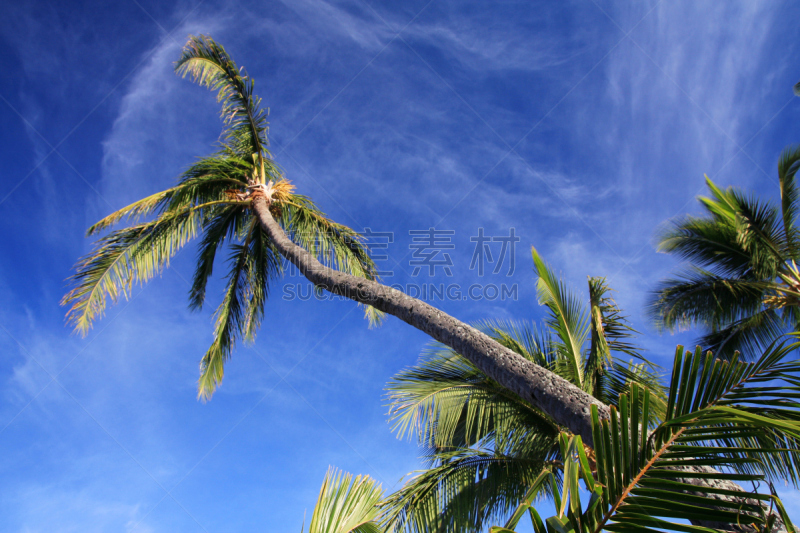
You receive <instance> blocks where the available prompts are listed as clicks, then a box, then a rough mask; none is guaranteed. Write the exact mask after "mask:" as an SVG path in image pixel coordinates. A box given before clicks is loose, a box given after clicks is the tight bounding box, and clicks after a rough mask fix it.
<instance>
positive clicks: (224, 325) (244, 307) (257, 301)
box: [197, 219, 283, 399]
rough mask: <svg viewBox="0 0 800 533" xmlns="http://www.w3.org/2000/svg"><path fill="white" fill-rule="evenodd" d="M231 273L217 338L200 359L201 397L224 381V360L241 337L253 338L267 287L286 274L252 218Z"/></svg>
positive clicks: (219, 314)
mask: <svg viewBox="0 0 800 533" xmlns="http://www.w3.org/2000/svg"><path fill="white" fill-rule="evenodd" d="M230 248H231V250H232V252H231V256H230V258H229V265H230V272H229V273H228V283H227V287H226V289H225V295H224V297H223V299H222V303H221V304H220V305H219V307H218V308H217V311H216V314H215V328H214V340H213V342H212V343H211V346H210V347H209V348H208V351H207V352H206V354H205V356H203V359H202V360H201V362H200V378H199V380H198V387H197V389H198V397H200V398H203V399H208V398H210V397H211V395H212V394H213V393H214V391H215V390H216V389H217V387H218V386H219V384H220V383H221V381H222V377H223V374H224V365H225V362H226V361H227V360H228V359H229V358H230V355H231V352H232V350H233V348H234V346H235V344H236V341H237V340H239V339H245V340H252V339H253V338H254V335H255V331H256V330H257V329H258V326H259V325H260V323H261V319H262V317H263V316H264V304H265V303H266V299H267V295H268V288H269V285H270V283H271V282H273V281H274V280H275V279H277V278H278V277H280V276H282V275H283V264H282V259H281V257H280V255H279V253H278V251H277V250H276V249H275V248H274V246H273V245H272V244H271V242H270V241H269V239H268V238H267V236H266V235H265V234H264V232H263V231H262V230H261V228H260V226H259V225H258V223H257V220H256V219H252V221H251V222H250V225H249V227H248V228H247V230H246V236H245V238H244V242H243V243H242V244H232V245H231V246H230Z"/></svg>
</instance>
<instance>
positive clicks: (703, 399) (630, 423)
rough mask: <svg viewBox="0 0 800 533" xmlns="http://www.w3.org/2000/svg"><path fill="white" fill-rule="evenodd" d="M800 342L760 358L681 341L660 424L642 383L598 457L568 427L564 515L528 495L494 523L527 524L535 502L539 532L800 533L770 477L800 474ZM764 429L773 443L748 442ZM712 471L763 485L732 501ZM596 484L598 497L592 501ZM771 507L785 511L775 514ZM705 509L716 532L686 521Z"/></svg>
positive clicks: (602, 433)
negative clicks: (542, 510) (796, 355)
mask: <svg viewBox="0 0 800 533" xmlns="http://www.w3.org/2000/svg"><path fill="white" fill-rule="evenodd" d="M796 336H797V335H796ZM797 347H798V343H797V342H795V343H794V344H789V345H784V344H777V345H772V346H770V347H768V348H767V350H766V351H765V352H764V353H763V354H762V355H761V356H760V357H758V358H757V360H756V361H755V362H754V363H750V364H748V363H744V362H741V361H739V360H738V358H736V357H734V358H732V359H731V361H725V362H723V361H721V360H719V359H717V360H714V357H713V355H712V354H711V353H710V352H709V353H707V354H703V353H702V351H701V350H700V348H699V347H698V348H697V350H696V351H695V353H691V352H686V354H685V355H684V354H683V353H682V351H683V349H682V347H681V346H678V349H677V351H676V355H675V360H674V364H673V372H672V380H671V383H670V392H669V397H668V400H667V410H666V412H665V413H664V415H663V417H661V418H660V420H659V422H658V423H657V424H656V426H655V427H654V428H653V429H652V430H651V431H643V427H644V426H643V424H642V423H641V421H643V420H648V419H651V412H650V409H651V407H650V405H651V404H650V401H651V394H650V391H649V390H647V389H645V390H642V389H640V388H639V386H638V385H633V386H632V387H631V389H630V391H629V392H627V393H625V394H623V395H621V396H620V398H619V408H618V409H617V408H615V407H612V409H611V413H612V414H611V417H610V419H609V420H601V419H600V418H599V417H597V416H595V417H594V422H593V429H594V432H595V436H594V442H595V443H596V445H595V448H594V452H595V453H594V455H593V456H590V455H588V454H587V453H586V451H585V447H584V445H583V443H582V440H581V438H580V437H579V436H577V435H575V436H570V435H567V434H566V433H562V434H561V435H560V436H559V441H560V442H559V444H560V450H561V455H562V457H564V458H565V460H564V467H563V472H564V473H563V483H562V487H563V488H562V491H561V493H560V494H558V493H556V494H555V503H556V505H555V507H556V515H555V516H553V517H550V518H548V519H547V520H546V521H543V520H542V518H541V516H540V514H539V512H538V511H537V510H536V508H535V505H532V504H533V499H532V498H531V497H528V498H527V499H525V500H524V501H523V502H522V503H521V504H520V505H519V506H518V507H517V509H516V510H515V512H514V513H513V514H512V515H511V517H510V518H509V519H508V521H507V522H506V523H505V525H504V526H502V527H501V526H495V527H492V528H490V532H491V533H511V532H513V531H515V530H516V528H517V525H518V524H519V521H520V520H521V518H522V517H523V516H524V514H525V512H526V511H528V512H529V514H530V518H531V522H532V525H533V529H534V531H535V532H536V533H566V532H574V533H599V532H600V531H604V530H605V531H615V532H628V531H631V532H632V531H642V532H652V531H676V532H684V533H685V532H688V533H694V532H697V533H700V532H708V531H713V530H718V531H719V530H722V531H730V530H738V531H742V530H744V531H752V532H758V531H764V532H769V531H776V530H785V531H797V530H796V529H795V527H794V525H793V524H792V522H791V519H790V518H789V515H788V514H787V513H786V509H785V508H784V506H783V504H782V502H781V501H780V499H779V498H778V497H777V496H776V495H775V493H774V489H773V487H772V484H771V483H767V484H766V486H764V485H765V482H768V481H770V478H771V476H770V474H769V473H768V472H767V470H769V468H770V467H776V468H777V469H779V470H781V471H784V472H785V473H787V474H789V475H790V479H791V480H792V482H793V483H794V485H795V486H797V482H798V478H797V473H798V470H797V467H798V465H800V452H799V451H798V443H799V442H800V410H799V409H798V407H800V405H798V404H797V402H795V401H787V398H797V397H798V396H800V386H798V384H800V361H797V360H791V361H788V360H787V359H788V357H787V356H788V355H789V354H790V353H791V352H792V351H794V350H796V349H797ZM765 383H769V384H770V386H769V387H764V386H763V384H765ZM753 435H761V436H764V437H765V442H763V443H762V444H767V442H766V441H770V442H771V443H770V444H767V445H765V446H759V445H755V446H754V445H753V444H755V443H752V442H751V443H750V445H745V444H746V442H744V441H743V439H744V440H746V439H748V438H750V437H751V436H753ZM734 442H735V443H737V445H735V446H732V445H731V444H732V443H734ZM686 467H690V468H691V471H690V472H686V471H684V472H683V473H682V476H685V477H684V479H682V480H680V481H674V480H670V479H668V478H670V477H671V476H672V475H673V474H674V472H675V469H676V468H686ZM711 468H713V469H724V470H725V471H726V472H727V474H726V476H727V478H728V479H732V480H737V481H739V482H744V483H752V484H753V485H752V486H753V488H752V489H751V490H748V491H744V492H740V493H739V494H738V496H739V497H738V498H737V499H736V500H733V501H730V500H729V501H726V502H725V503H724V505H720V499H719V497H720V496H727V495H728V494H727V492H726V491H725V490H721V489H720V488H705V489H704V490H703V491H702V492H697V490H696V488H697V481H698V478H699V479H703V478H704V476H705V475H706V471H707V470H708V469H711ZM581 480H582V481H583V484H584V487H585V492H584V493H583V494H581V490H580V488H579V484H580V482H581ZM759 487H763V488H765V489H767V490H766V491H759ZM587 493H588V496H589V501H588V502H587V503H586V504H585V505H582V503H581V499H582V497H584V498H585V495H586V494H587ZM584 501H585V500H584ZM765 504H766V505H765ZM765 507H769V508H770V509H774V510H775V512H773V513H766V512H765V510H764V508H765ZM698 518H700V519H702V520H703V521H705V522H706V524H707V526H708V527H711V528H713V529H711V530H709V529H707V528H706V527H696V526H689V525H687V524H686V521H692V522H696V521H697V520H698Z"/></svg>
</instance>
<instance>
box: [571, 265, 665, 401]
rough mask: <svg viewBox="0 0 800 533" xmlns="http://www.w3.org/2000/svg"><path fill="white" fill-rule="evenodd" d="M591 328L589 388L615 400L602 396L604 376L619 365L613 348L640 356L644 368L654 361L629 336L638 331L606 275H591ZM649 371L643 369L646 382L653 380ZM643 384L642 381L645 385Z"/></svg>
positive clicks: (597, 395)
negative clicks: (640, 351)
mask: <svg viewBox="0 0 800 533" xmlns="http://www.w3.org/2000/svg"><path fill="white" fill-rule="evenodd" d="M589 328H590V331H591V343H590V345H589V351H588V355H587V356H586V362H585V363H584V376H585V381H586V390H587V391H589V392H590V393H591V394H592V395H593V396H594V397H595V398H597V399H599V400H600V401H602V402H604V403H614V402H615V400H612V401H611V402H608V401H607V400H606V399H603V398H601V396H603V394H604V386H603V383H604V382H607V381H608V380H607V379H605V378H604V377H605V375H606V374H607V373H608V372H609V369H610V368H614V367H618V366H619V365H614V357H615V355H612V352H613V353H614V354H623V355H626V356H629V357H631V358H634V359H638V360H639V361H641V362H642V364H643V366H642V367H641V369H642V371H647V370H648V368H647V367H649V366H651V365H650V363H649V362H646V361H645V360H644V358H643V357H642V356H641V354H640V353H639V350H638V348H637V347H636V346H635V345H634V344H632V343H631V342H630V339H631V338H633V336H634V335H635V334H637V333H638V332H637V331H636V330H635V329H633V328H632V327H631V326H630V325H629V324H628V321H627V319H626V318H625V317H624V316H623V315H622V310H621V309H620V308H619V306H617V303H616V302H615V301H614V300H613V299H612V298H611V287H609V285H608V282H607V281H606V279H605V278H598V277H590V278H589ZM634 374H635V373H634ZM650 374H651V373H650V372H644V374H642V375H643V376H647V381H646V382H648V383H654V382H653V381H652V380H650V379H649V378H650ZM612 382H613V381H612ZM655 383H657V381H656V382H655ZM644 384H645V383H642V385H644ZM612 398H616V396H612Z"/></svg>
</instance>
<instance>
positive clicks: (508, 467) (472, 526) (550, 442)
mask: <svg viewBox="0 0 800 533" xmlns="http://www.w3.org/2000/svg"><path fill="white" fill-rule="evenodd" d="M533 258H534V264H535V267H536V272H537V275H538V278H539V279H538V283H537V288H538V293H539V299H540V303H541V304H543V305H545V306H546V307H547V318H546V319H545V327H544V328H538V327H537V326H536V324H534V323H526V322H514V321H486V322H483V323H481V324H479V328H480V329H481V330H483V331H485V332H486V333H487V334H488V335H489V336H490V337H492V338H493V339H495V340H496V341H497V342H499V343H500V344H503V345H504V346H507V347H508V348H510V349H511V350H513V351H514V352H516V353H518V354H519V355H521V356H522V357H524V358H525V359H527V360H529V361H531V362H533V363H535V364H537V365H539V366H542V367H544V368H547V369H549V370H551V371H552V372H553V373H555V374H557V375H560V376H561V377H563V378H564V379H567V380H568V381H570V382H571V383H573V384H575V385H577V386H578V387H580V388H581V389H582V390H584V391H585V392H587V393H589V394H591V395H592V396H594V397H595V398H597V399H599V400H600V401H602V402H603V403H606V404H608V405H616V404H617V401H618V398H619V397H620V395H622V394H625V393H626V392H628V391H629V390H630V387H631V386H632V385H634V384H636V385H638V386H640V387H642V388H645V389H647V390H650V391H652V398H653V403H652V407H651V410H652V413H653V416H654V419H655V417H658V416H660V415H661V414H662V413H663V412H664V411H665V409H666V404H665V401H664V400H665V392H664V391H663V390H662V386H661V384H660V382H659V378H658V376H657V375H656V373H655V371H654V370H655V369H654V367H653V366H652V365H651V364H650V363H649V362H648V361H646V360H645V359H644V358H643V357H642V356H641V355H640V354H639V352H638V350H637V348H636V347H635V346H634V345H633V344H632V342H631V338H632V336H633V334H634V333H635V331H634V330H633V329H632V328H631V327H630V326H629V325H628V323H627V321H626V319H625V317H624V316H622V312H621V310H620V309H619V307H618V306H617V304H616V303H615V302H614V300H613V299H612V298H611V295H610V288H609V286H608V283H607V282H606V281H605V279H603V278H589V309H588V312H587V310H586V309H585V308H584V306H583V305H582V302H581V299H580V298H579V297H578V296H577V295H576V294H574V293H573V292H572V291H570V290H569V288H568V287H567V286H566V285H565V284H564V283H563V282H561V281H560V280H559V278H558V276H557V274H556V273H555V272H554V271H553V269H552V268H550V267H549V266H548V265H547V264H546V263H545V262H544V261H543V260H542V258H541V256H540V255H539V254H538V253H537V251H536V250H535V249H534V250H533ZM624 359H628V361H625V360H624ZM634 360H635V361H636V362H635V363H634ZM388 393H389V398H390V401H391V403H390V405H391V407H390V413H391V417H392V419H393V420H394V422H395V426H394V429H395V430H396V431H397V432H398V435H399V436H400V437H402V436H404V435H411V434H412V433H416V434H417V438H418V441H419V444H420V446H421V447H422V448H423V450H424V452H425V455H424V457H425V459H426V462H427V463H428V468H427V469H426V470H424V471H421V472H418V473H416V475H415V476H414V477H412V478H411V479H410V480H409V481H408V482H407V483H406V484H405V485H404V486H403V487H402V488H401V489H400V490H399V491H398V492H396V493H394V494H392V495H390V496H389V497H388V498H387V500H386V501H385V502H384V503H383V508H384V515H385V518H384V520H385V523H386V525H387V527H389V528H390V529H392V530H395V531H400V530H403V531H408V532H413V533H419V532H432V531H442V532H445V531H446V532H448V533H462V532H464V533H466V532H476V531H482V530H484V528H485V526H486V525H487V524H492V523H497V522H498V521H500V520H502V519H504V518H505V517H507V515H508V514H509V513H510V512H511V511H512V510H513V509H514V508H515V507H516V506H517V505H518V504H519V502H520V501H528V502H531V501H535V500H538V499H541V498H551V499H552V497H553V495H554V494H555V493H556V492H557V490H558V485H559V484H560V479H561V473H562V470H563V465H564V457H563V454H562V453H561V448H560V446H559V435H560V434H561V433H562V431H563V428H562V427H561V426H559V424H557V423H556V422H554V421H553V419H552V418H551V417H549V416H548V415H547V414H546V413H544V412H542V411H541V410H539V409H536V408H534V407H532V406H531V405H530V404H528V403H526V402H524V401H522V400H521V399H520V398H519V397H518V396H516V395H514V394H513V393H511V392H510V391H508V390H507V389H505V388H504V387H502V386H501V385H499V384H498V383H497V382H495V381H494V380H492V379H491V378H488V377H487V376H486V375H485V374H484V373H483V372H481V371H480V370H479V369H478V368H476V367H475V365H473V364H471V363H470V362H469V361H468V360H466V359H465V358H464V357H462V356H460V355H459V354H458V353H456V352H454V351H453V350H452V349H450V348H447V347H445V346H442V345H441V344H437V345H434V346H433V347H432V349H430V350H428V351H426V352H423V355H422V357H421V360H420V362H419V363H418V364H417V365H416V366H414V367H412V368H410V369H407V370H404V371H402V372H400V373H399V374H398V375H397V376H395V378H394V379H393V380H392V381H391V382H390V383H389V386H388ZM548 474H551V475H548Z"/></svg>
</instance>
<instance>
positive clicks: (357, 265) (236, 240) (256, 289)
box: [62, 36, 380, 398]
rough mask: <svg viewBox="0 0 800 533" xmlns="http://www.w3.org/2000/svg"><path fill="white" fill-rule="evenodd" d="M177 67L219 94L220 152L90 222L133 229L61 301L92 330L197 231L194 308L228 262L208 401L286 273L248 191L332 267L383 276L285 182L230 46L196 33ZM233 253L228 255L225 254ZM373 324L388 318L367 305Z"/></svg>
mask: <svg viewBox="0 0 800 533" xmlns="http://www.w3.org/2000/svg"><path fill="white" fill-rule="evenodd" d="M175 70H176V72H177V73H178V74H181V75H184V76H187V75H188V76H190V77H191V78H192V79H193V80H194V81H195V82H197V83H198V84H200V85H202V86H205V87H207V88H209V89H211V90H215V91H217V98H218V100H219V101H220V102H221V103H222V119H223V123H224V131H223V135H222V137H221V142H220V145H219V148H218V150H217V151H216V152H215V153H213V154H211V155H210V156H208V157H206V158H203V159H201V160H200V161H198V162H197V163H195V164H194V165H192V166H191V167H189V169H187V170H186V172H184V173H183V175H182V176H181V177H180V179H179V180H178V184H177V185H176V186H174V187H171V188H169V189H166V190H164V191H161V192H159V193H156V194H153V195H151V196H148V197H147V198H144V199H142V200H139V201H138V202H135V203H133V204H131V205H129V206H127V207H124V208H122V209H120V210H118V211H116V212H114V213H112V214H110V215H108V216H107V217H105V218H103V219H102V220H100V221H99V222H97V223H96V224H94V225H93V226H92V227H90V228H89V231H88V234H89V235H98V234H100V233H101V232H104V231H107V230H109V229H110V228H112V227H113V226H115V225H117V224H119V223H120V222H123V221H125V222H127V227H124V228H122V229H117V230H113V231H110V232H108V233H105V234H104V235H102V236H101V237H100V238H99V240H98V241H97V242H96V244H95V248H94V250H93V251H92V252H91V253H89V254H88V255H86V256H85V257H83V258H81V259H80V260H79V261H78V263H77V264H76V266H75V271H76V272H75V274H74V275H73V276H72V278H71V282H72V285H73V287H72V289H71V290H70V291H69V292H68V294H67V295H66V296H65V297H64V299H63V300H62V304H64V305H68V306H70V308H69V312H68V317H69V320H70V322H71V323H72V324H73V325H74V326H75V328H76V330H77V331H78V332H80V333H82V334H86V332H87V331H88V330H89V328H90V327H91V326H92V324H93V323H94V322H95V321H96V320H98V319H99V318H100V317H102V315H103V313H104V311H105V309H106V307H107V305H108V304H109V302H111V303H115V302H116V301H117V300H118V299H119V298H120V297H125V298H127V297H129V296H130V294H131V290H132V288H133V286H134V285H135V284H137V283H139V284H141V283H145V282H147V281H149V280H150V279H151V278H152V277H154V276H155V275H157V274H159V273H160V272H161V271H162V270H163V269H164V268H165V267H167V266H169V262H170V260H171V259H172V258H173V257H174V256H175V254H176V253H178V251H180V250H181V249H182V248H183V247H184V246H185V245H186V244H187V243H188V242H189V241H190V240H192V239H194V238H196V237H199V238H200V243H199V247H198V251H197V264H196V268H195V272H194V276H193V279H192V286H191V289H190V291H189V307H190V308H191V309H201V308H202V307H203V305H204V303H205V300H206V287H207V284H208V280H209V278H210V277H211V275H212V272H213V270H214V266H215V263H216V262H217V259H218V256H219V254H220V252H222V253H223V254H224V255H225V256H226V257H225V262H226V263H227V269H228V270H227V274H226V275H225V279H226V286H225V289H224V292H223V295H222V301H221V303H220V304H219V306H218V307H217V310H216V313H215V315H214V316H215V325H214V340H213V342H212V344H211V346H210V347H209V349H208V351H207V352H206V354H205V355H204V356H203V357H202V360H201V363H200V378H199V380H198V394H199V396H201V397H203V398H208V397H210V396H211V394H213V392H214V391H215V390H216V388H217V387H218V386H219V384H220V382H221V381H222V377H223V367H224V363H225V362H226V361H227V359H228V358H229V357H230V355H231V353H232V351H233V348H234V346H235V344H236V342H237V341H239V340H248V341H252V340H253V339H254V338H255V334H256V332H257V331H258V328H259V326H260V324H261V320H262V319H263V318H264V313H265V306H266V301H267V298H268V296H269V288H270V287H271V286H272V285H274V283H275V282H276V281H277V280H279V279H280V278H281V277H282V275H283V272H284V259H283V257H282V256H281V255H280V253H279V252H278V250H277V249H276V248H275V246H274V244H273V243H272V242H271V240H270V238H269V237H268V235H267V233H266V232H265V231H264V230H263V228H262V227H261V226H260V225H259V223H258V220H257V218H256V217H255V216H254V214H253V211H252V209H251V207H250V203H249V202H248V201H245V197H246V195H247V192H248V191H249V190H252V189H253V188H254V187H257V186H259V185H261V186H268V187H269V189H270V191H271V193H272V203H271V207H270V210H271V212H272V214H273V216H274V217H275V219H276V220H277V221H278V223H279V224H280V225H281V227H282V229H283V230H284V231H285V232H286V234H287V235H288V236H289V237H290V238H291V239H292V240H293V241H294V242H295V243H296V244H298V245H300V246H302V247H303V248H305V249H306V250H308V251H309V252H311V253H312V254H313V255H314V256H315V257H317V258H318V260H319V261H320V262H321V263H323V264H324V265H326V266H329V267H331V268H335V269H338V270H341V271H343V272H347V273H349V274H352V275H354V276H357V277H360V278H364V279H369V280H374V279H377V270H376V267H375V264H374V263H373V262H372V260H371V259H370V257H369V253H368V249H367V247H366V245H365V244H364V242H363V240H362V238H361V236H360V235H359V234H358V233H357V232H356V231H354V230H353V229H351V228H349V227H347V226H344V225H341V224H337V223H335V222H333V221H332V220H330V219H329V218H327V217H326V216H325V214H324V213H322V211H320V210H319V208H317V206H316V205H314V203H313V202H312V201H311V200H310V199H308V198H306V197H304V196H302V195H299V194H296V193H295V191H294V187H293V186H292V185H291V184H290V183H289V182H288V181H287V180H286V179H285V178H284V176H283V174H282V172H281V170H280V168H279V167H278V166H277V165H276V164H275V162H274V161H273V160H272V158H271V155H270V153H269V151H268V149H267V146H268V139H267V134H266V132H267V120H266V112H265V111H264V110H263V109H262V108H261V100H260V99H259V98H258V97H257V96H255V95H254V94H253V81H252V79H251V78H250V77H249V76H248V75H247V72H246V71H245V70H244V69H243V68H239V67H238V66H237V65H236V64H235V63H234V62H233V60H232V59H231V58H230V56H229V55H228V54H227V52H226V51H225V49H224V48H222V46H220V45H219V44H217V43H216V42H214V41H213V40H212V39H211V38H209V37H206V36H199V37H193V36H190V37H189V41H188V43H187V44H186V46H185V47H184V49H183V54H182V55H181V58H180V59H179V60H178V61H177V63H176V67H175ZM223 249H225V250H226V251H223ZM366 313H367V317H368V318H369V319H370V320H371V322H372V323H375V322H377V321H378V320H379V319H380V314H379V313H378V312H377V311H375V310H374V309H372V308H371V307H367V309H366Z"/></svg>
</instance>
